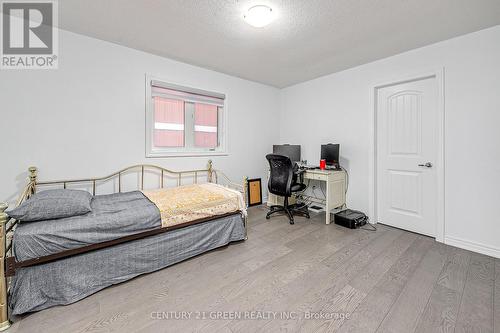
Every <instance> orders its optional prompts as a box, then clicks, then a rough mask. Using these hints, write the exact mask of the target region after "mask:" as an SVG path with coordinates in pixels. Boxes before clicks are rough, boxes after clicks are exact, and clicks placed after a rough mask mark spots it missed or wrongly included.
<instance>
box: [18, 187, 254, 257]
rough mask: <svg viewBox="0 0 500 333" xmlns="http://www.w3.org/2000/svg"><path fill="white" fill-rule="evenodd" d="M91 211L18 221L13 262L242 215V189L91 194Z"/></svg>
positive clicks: (182, 188) (199, 188)
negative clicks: (62, 216)
mask: <svg viewBox="0 0 500 333" xmlns="http://www.w3.org/2000/svg"><path fill="white" fill-rule="evenodd" d="M91 208H92V211H91V212H90V213H88V214H85V215H80V216H73V217H69V218H62V219H55V220H45V221H38V222H28V223H22V222H21V223H19V224H18V226H17V228H16V230H15V232H14V239H13V243H12V244H13V245H12V249H13V255H14V257H15V258H16V261H18V262H20V261H25V260H29V259H34V258H39V257H43V256H47V255H51V254H56V253H60V252H63V251H66V250H71V249H75V248H80V247H83V246H87V245H92V244H97V243H102V242H106V241H111V240H115V239H118V238H122V237H126V236H130V235H135V234H140V233H142V232H146V231H149V230H153V229H158V228H161V227H174V226H180V225H181V224H182V225H183V226H186V225H189V224H190V223H195V222H197V221H201V220H206V219H207V218H212V217H214V218H215V217H218V216H221V215H225V214H228V213H233V212H241V214H242V215H245V214H246V209H245V204H244V201H243V196H242V195H241V193H239V192H237V191H234V190H230V189H228V188H226V187H223V186H220V185H216V184H211V183H207V184H199V185H198V184H194V185H186V186H180V187H175V188H167V189H160V190H155V191H144V193H142V192H140V191H133V192H125V193H115V194H109V195H97V196H94V197H93V199H92V202H91Z"/></svg>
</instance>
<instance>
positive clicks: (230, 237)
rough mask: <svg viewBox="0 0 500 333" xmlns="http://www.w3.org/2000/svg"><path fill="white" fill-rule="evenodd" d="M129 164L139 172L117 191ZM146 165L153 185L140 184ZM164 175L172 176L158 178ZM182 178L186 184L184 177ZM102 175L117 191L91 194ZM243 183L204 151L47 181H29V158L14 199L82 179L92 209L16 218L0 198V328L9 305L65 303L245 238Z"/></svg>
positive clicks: (32, 307) (16, 308)
mask: <svg viewBox="0 0 500 333" xmlns="http://www.w3.org/2000/svg"><path fill="white" fill-rule="evenodd" d="M130 173H138V178H137V180H138V181H137V183H138V188H139V190H136V191H127V192H125V191H122V187H123V184H122V183H123V177H124V176H125V175H129V174H130ZM151 174H156V175H157V177H158V182H157V183H158V188H157V189H155V188H148V189H145V186H144V183H145V177H146V175H151ZM166 178H170V179H172V178H175V179H176V184H175V186H173V187H168V186H166V184H165V182H164V180H165V179H166ZM186 178H189V179H190V183H189V184H185V183H183V181H184V182H186V180H185V179H186ZM200 179H201V182H200ZM109 181H113V182H114V183H113V184H114V186H113V188H114V187H116V191H114V192H116V193H109V194H102V195H96V191H97V189H98V187H99V184H101V183H105V182H109ZM246 183H247V182H246V179H244V181H243V183H242V184H236V183H233V182H231V181H230V180H229V179H228V178H227V177H226V176H225V175H224V174H223V173H222V172H220V171H218V170H215V169H214V168H213V166H212V162H211V161H209V163H208V167H207V169H204V170H191V171H181V172H174V171H170V170H168V169H164V168H162V167H158V166H153V165H137V166H132V167H129V168H126V169H123V170H120V171H118V172H116V173H114V174H112V175H110V176H106V177H101V178H92V179H77V180H65V181H49V182H40V181H38V180H37V171H36V168H30V169H29V183H28V185H27V186H26V188H25V189H24V191H23V193H22V194H21V196H20V198H19V200H18V205H19V204H20V203H22V202H24V201H26V200H27V199H29V198H30V197H31V196H33V194H35V193H36V192H37V191H38V190H39V188H40V187H43V186H46V187H53V186H60V187H62V188H64V189H66V188H67V187H70V186H74V185H75V184H79V185H81V184H88V185H89V186H90V187H89V191H90V192H91V193H92V194H93V197H92V201H91V206H92V207H91V208H92V210H91V212H89V213H88V214H84V215H80V216H71V217H66V218H60V219H54V220H44V221H42V222H36V223H18V221H17V220H15V219H13V218H10V217H9V216H8V215H7V214H6V213H5V209H6V205H5V204H0V242H1V244H0V255H1V258H0V259H1V265H0V266H1V267H0V274H1V275H2V276H5V277H6V278H5V279H3V278H2V279H0V280H1V281H0V328H6V327H8V326H9V320H8V308H10V314H13V315H18V314H22V313H26V312H32V311H39V310H42V309H45V308H48V307H51V306H54V305H63V304H70V303H73V302H76V301H78V300H80V299H82V298H84V297H87V296H88V295H91V294H93V293H95V292H97V291H99V290H101V289H103V288H106V287H108V286H111V285H113V284H117V283H121V282H124V281H127V280H129V279H131V278H133V277H136V276H138V275H141V274H146V273H149V272H153V271H156V270H159V269H162V268H165V267H167V266H170V265H172V264H175V263H177V262H180V261H182V260H185V259H188V258H191V257H193V256H196V255H198V254H201V253H204V252H206V251H209V250H212V249H215V248H217V247H221V246H224V245H227V244H229V243H231V242H233V241H240V240H244V239H246V238H247V232H246V221H247V217H246V196H245V193H246V186H247V185H246ZM197 198H198V199H197ZM7 291H8V292H7ZM7 296H8V298H7Z"/></svg>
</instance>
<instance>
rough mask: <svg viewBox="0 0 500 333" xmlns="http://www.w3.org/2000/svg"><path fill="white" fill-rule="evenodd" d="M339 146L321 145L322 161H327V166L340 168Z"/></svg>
mask: <svg viewBox="0 0 500 333" xmlns="http://www.w3.org/2000/svg"><path fill="white" fill-rule="evenodd" d="M339 153H340V145H339V144H332V143H329V144H326V145H321V159H322V160H323V159H324V160H326V165H329V166H335V167H338V165H339Z"/></svg>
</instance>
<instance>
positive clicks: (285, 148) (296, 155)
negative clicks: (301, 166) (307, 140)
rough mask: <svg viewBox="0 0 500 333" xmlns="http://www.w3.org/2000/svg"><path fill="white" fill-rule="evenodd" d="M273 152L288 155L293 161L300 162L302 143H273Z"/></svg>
mask: <svg viewBox="0 0 500 333" xmlns="http://www.w3.org/2000/svg"><path fill="white" fill-rule="evenodd" d="M273 154H276V155H283V156H286V157H288V158H289V159H290V160H291V161H292V162H300V145H273Z"/></svg>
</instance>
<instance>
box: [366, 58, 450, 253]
mask: <svg viewBox="0 0 500 333" xmlns="http://www.w3.org/2000/svg"><path fill="white" fill-rule="evenodd" d="M444 74H445V71H444V67H441V68H437V69H434V70H427V71H421V72H420V73H419V74H409V75H400V76H399V78H393V79H388V80H384V81H383V82H381V83H378V84H373V85H372V87H371V88H370V101H371V102H370V106H371V107H370V127H371V134H370V156H369V176H368V183H369V215H370V219H371V220H372V221H374V223H377V222H378V212H377V207H378V198H377V172H378V169H377V134H378V132H377V104H378V101H377V92H378V90H379V89H381V88H384V87H388V86H392V85H397V84H401V83H408V82H413V81H419V80H423V79H427V78H435V79H436V83H437V86H438V94H437V98H438V110H437V112H438V126H437V128H438V157H437V159H438V161H437V162H438V163H436V169H437V171H436V176H437V192H438V193H437V223H436V241H438V242H441V243H444V235H445V187H444V186H445V161H444V153H445V152H444V149H445V141H444V138H445V136H444V134H445V133H444V131H445V125H444V121H445V98H444Z"/></svg>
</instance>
